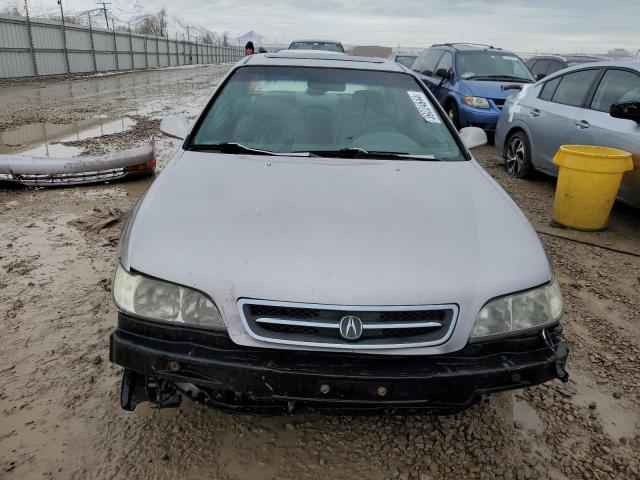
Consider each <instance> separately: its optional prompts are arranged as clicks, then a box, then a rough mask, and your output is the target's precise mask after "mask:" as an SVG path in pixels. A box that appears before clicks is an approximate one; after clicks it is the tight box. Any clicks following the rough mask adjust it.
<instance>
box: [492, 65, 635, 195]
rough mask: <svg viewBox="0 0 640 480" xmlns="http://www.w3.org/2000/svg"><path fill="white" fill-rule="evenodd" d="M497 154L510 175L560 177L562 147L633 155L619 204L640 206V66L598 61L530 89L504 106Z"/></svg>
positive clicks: (565, 72)
mask: <svg viewBox="0 0 640 480" xmlns="http://www.w3.org/2000/svg"><path fill="white" fill-rule="evenodd" d="M495 143H496V149H497V150H498V152H499V153H500V154H502V156H503V158H504V162H505V167H506V169H507V172H508V173H509V175H511V176H513V177H518V178H523V177H526V176H528V175H529V174H531V173H532V172H533V171H534V170H538V171H541V172H544V173H547V174H550V175H557V173H558V167H557V166H556V165H555V164H554V163H553V161H552V160H553V156H554V155H555V153H556V151H557V150H558V148H560V146H561V145H567V144H579V145H598V146H603V147H613V148H619V149H622V150H626V151H628V152H631V153H632V154H633V162H634V165H635V168H634V170H633V171H631V172H627V173H626V174H625V175H624V177H623V180H622V186H621V187H620V192H619V193H618V200H620V201H622V202H624V203H627V204H630V205H633V206H635V207H640V63H638V62H597V63H590V64H589V65H588V66H584V65H583V66H576V67H572V68H567V69H565V70H561V71H559V72H557V73H555V74H554V75H552V76H549V77H546V78H545V79H544V80H543V81H541V82H538V83H536V84H534V85H527V86H525V88H524V89H523V90H522V91H521V92H520V93H519V94H518V95H516V96H513V97H511V98H510V99H509V100H507V102H506V103H505V106H504V108H503V111H502V116H501V117H500V120H499V122H498V126H497V130H496V141H495Z"/></svg>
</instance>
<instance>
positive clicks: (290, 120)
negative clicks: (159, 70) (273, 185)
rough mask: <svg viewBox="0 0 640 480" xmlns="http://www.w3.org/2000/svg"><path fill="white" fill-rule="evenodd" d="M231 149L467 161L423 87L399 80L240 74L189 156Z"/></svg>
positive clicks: (391, 76) (341, 74)
mask: <svg viewBox="0 0 640 480" xmlns="http://www.w3.org/2000/svg"><path fill="white" fill-rule="evenodd" d="M227 143H237V144H241V145H242V146H244V147H249V148H252V149H257V150H266V151H269V152H278V153H292V152H312V151H324V152H326V151H337V150H341V149H347V148H348V149H362V150H366V151H371V152H393V153H401V154H408V155H421V156H422V155H428V156H433V157H435V158H437V159H442V160H465V157H464V154H463V153H462V152H461V150H460V148H459V147H458V144H457V143H456V141H455V139H454V137H453V136H452V134H451V132H450V131H449V129H448V128H447V127H446V125H445V124H444V123H443V120H442V118H441V117H440V116H439V114H438V112H437V110H436V109H435V108H434V107H433V105H432V104H431V102H430V101H429V99H428V98H427V97H426V95H425V94H424V91H423V90H422V88H421V87H420V85H419V84H418V82H417V81H416V80H415V79H414V77H413V76H411V75H409V74H406V73H395V72H381V71H367V70H349V69H338V68H305V67H279V66H273V67H266V66H255V67H254V66H245V67H241V68H239V69H237V70H236V71H235V72H234V73H233V75H232V76H231V78H230V79H229V80H228V81H227V83H226V84H225V86H224V88H223V90H222V91H221V92H220V93H219V94H218V95H217V97H216V98H215V101H214V103H213V104H212V105H210V107H209V108H208V109H207V110H206V111H205V112H204V113H203V116H202V119H201V120H200V122H199V127H198V128H197V130H196V131H195V132H194V134H193V135H192V142H191V144H190V146H189V148H191V149H198V148H201V149H206V147H207V145H209V146H216V145H220V144H227ZM233 151H234V152H235V151H237V148H236V149H233Z"/></svg>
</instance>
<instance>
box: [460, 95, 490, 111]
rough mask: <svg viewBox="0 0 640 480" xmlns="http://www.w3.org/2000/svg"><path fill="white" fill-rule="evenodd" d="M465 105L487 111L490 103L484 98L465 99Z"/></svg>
mask: <svg viewBox="0 0 640 480" xmlns="http://www.w3.org/2000/svg"><path fill="white" fill-rule="evenodd" d="M464 103H466V104H467V105H469V106H470V107H475V108H484V109H485V110H486V109H488V108H489V101H488V100H487V99H486V98H484V97H464Z"/></svg>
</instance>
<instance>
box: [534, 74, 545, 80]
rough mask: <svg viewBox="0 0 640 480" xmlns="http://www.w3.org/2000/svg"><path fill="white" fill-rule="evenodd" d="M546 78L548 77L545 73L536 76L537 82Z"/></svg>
mask: <svg viewBox="0 0 640 480" xmlns="http://www.w3.org/2000/svg"><path fill="white" fill-rule="evenodd" d="M544 77H546V75H545V74H544V73H537V74H536V76H535V79H536V81H537V80H542V79H543V78H544Z"/></svg>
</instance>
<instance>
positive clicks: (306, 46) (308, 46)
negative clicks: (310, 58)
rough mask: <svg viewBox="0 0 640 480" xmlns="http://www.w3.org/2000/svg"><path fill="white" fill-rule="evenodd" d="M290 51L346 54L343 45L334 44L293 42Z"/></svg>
mask: <svg viewBox="0 0 640 480" xmlns="http://www.w3.org/2000/svg"><path fill="white" fill-rule="evenodd" d="M289 50H325V51H328V52H340V53H344V48H342V45H340V44H339V43H334V42H293V43H292V44H291V45H289Z"/></svg>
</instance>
